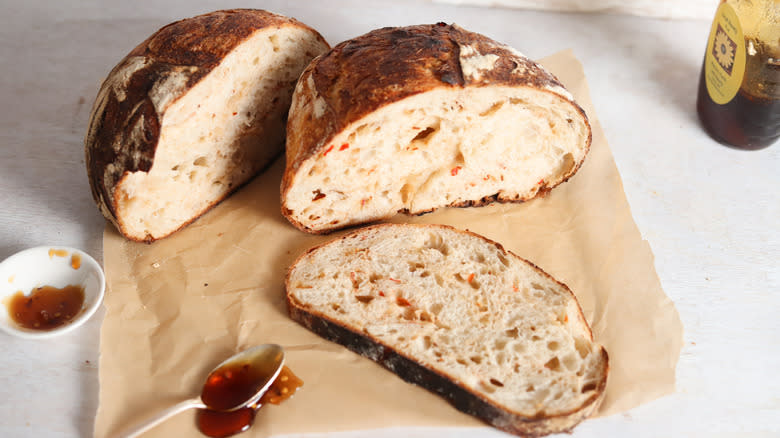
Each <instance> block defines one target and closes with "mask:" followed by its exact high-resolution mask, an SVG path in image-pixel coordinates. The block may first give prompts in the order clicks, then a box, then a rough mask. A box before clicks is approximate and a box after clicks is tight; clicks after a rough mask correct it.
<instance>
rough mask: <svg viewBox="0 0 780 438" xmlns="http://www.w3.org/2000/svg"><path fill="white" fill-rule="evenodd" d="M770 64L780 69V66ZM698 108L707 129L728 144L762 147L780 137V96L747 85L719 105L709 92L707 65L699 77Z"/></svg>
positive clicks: (739, 146)
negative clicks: (751, 89)
mask: <svg viewBox="0 0 780 438" xmlns="http://www.w3.org/2000/svg"><path fill="white" fill-rule="evenodd" d="M770 68H774V69H775V70H776V71H780V67H778V66H771V67H770ZM775 74H777V73H775ZM696 110H697V111H698V113H699V119H700V120H701V123H702V124H703V125H704V128H705V129H706V131H707V133H708V134H709V135H710V136H711V137H712V138H713V139H715V140H716V141H718V142H720V143H723V144H725V145H728V146H734V147H737V148H740V149H748V150H755V149H762V148H765V147H767V146H769V145H771V144H772V143H774V142H775V140H777V139H778V137H780V99H769V98H766V97H759V96H755V95H752V94H750V93H748V92H747V91H746V90H745V88H744V87H743V88H740V90H739V92H737V95H736V96H734V98H733V99H731V101H729V102H728V103H726V104H724V105H719V104H717V103H715V102H713V101H712V98H711V97H710V95H709V93H708V92H707V86H706V84H705V81H704V68H702V71H701V76H700V77H699V97H698V99H697V102H696Z"/></svg>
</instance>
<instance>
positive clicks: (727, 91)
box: [696, 0, 780, 149]
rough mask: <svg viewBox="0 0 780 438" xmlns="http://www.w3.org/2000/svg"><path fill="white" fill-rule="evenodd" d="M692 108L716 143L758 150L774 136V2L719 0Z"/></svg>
mask: <svg viewBox="0 0 780 438" xmlns="http://www.w3.org/2000/svg"><path fill="white" fill-rule="evenodd" d="M696 109H697V111H698V113H699V119H700V120H701V122H702V125H703V126H704V129H705V130H706V131H707V133H708V134H709V135H710V136H711V137H712V138H714V139H715V140H717V141H718V142H720V143H723V144H726V145H730V146H733V147H737V148H740V149H761V148H765V147H767V146H769V145H771V144H772V143H774V142H775V140H777V138H778V137H780V0H721V3H720V5H719V6H718V10H717V12H716V13H715V18H714V19H713V21H712V29H711V30H710V37H709V40H708V41H707V49H706V51H705V54H704V63H703V65H702V69H701V76H700V77H699V95H698V98H697V102H696Z"/></svg>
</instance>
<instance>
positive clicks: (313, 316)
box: [285, 224, 609, 437]
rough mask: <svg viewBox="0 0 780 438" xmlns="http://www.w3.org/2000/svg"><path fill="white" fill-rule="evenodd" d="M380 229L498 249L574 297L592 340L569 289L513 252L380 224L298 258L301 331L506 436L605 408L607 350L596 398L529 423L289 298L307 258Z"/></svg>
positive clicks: (570, 423)
mask: <svg viewBox="0 0 780 438" xmlns="http://www.w3.org/2000/svg"><path fill="white" fill-rule="evenodd" d="M379 227H416V228H447V229H451V230H454V231H456V232H459V233H463V234H468V235H471V236H475V237H478V238H480V239H483V240H485V241H486V242H488V243H490V244H493V245H495V246H496V247H497V248H498V249H499V250H501V251H502V252H503V253H504V254H506V255H508V256H511V257H515V258H517V259H519V260H521V261H523V262H525V263H527V264H528V265H530V266H531V267H532V268H534V269H535V270H536V271H537V272H538V273H539V274H541V275H543V276H545V277H547V278H549V279H550V280H552V281H554V282H556V283H557V284H558V285H560V286H561V287H563V288H564V289H565V290H566V291H567V292H568V293H569V294H570V295H571V297H572V299H573V300H574V302H575V303H577V309H578V311H579V314H580V317H581V318H582V321H583V322H584V325H585V326H586V327H587V328H588V335H589V337H590V339H591V340H593V334H592V332H591V331H590V327H589V326H588V324H587V322H585V317H584V315H583V314H582V308H581V307H580V305H579V302H578V301H577V299H576V297H575V296H574V294H573V293H572V292H571V290H570V289H569V288H568V286H566V285H565V284H563V283H561V282H560V281H558V280H556V279H555V278H553V277H552V276H551V275H549V274H548V273H547V272H545V271H543V270H542V269H541V268H539V267H538V266H536V265H535V264H533V263H531V262H529V261H528V260H526V259H524V258H522V257H519V256H518V255H516V254H514V253H513V252H511V251H507V250H506V249H504V247H503V246H502V245H501V244H500V243H497V242H495V241H492V240H490V239H488V238H486V237H484V236H481V235H479V234H476V233H473V232H471V231H468V230H466V231H462V230H458V229H456V228H454V227H451V226H448V225H426V224H380V225H374V226H370V227H365V228H361V229H360V230H358V231H355V232H352V233H350V234H347V235H345V236H342V237H340V238H338V239H335V240H332V241H329V242H326V243H324V244H321V245H318V246H315V247H313V248H310V249H309V250H308V251H306V252H304V253H303V254H302V255H301V256H299V257H298V259H297V260H296V261H295V263H293V264H292V265H291V266H290V268H289V269H288V271H287V276H286V278H285V291H286V293H285V295H286V298H287V306H288V311H289V313H290V317H291V318H292V319H293V320H295V321H297V322H299V323H300V324H301V325H303V326H304V327H306V328H308V329H309V330H311V331H313V332H314V333H316V334H318V335H319V336H322V337H323V338H325V339H327V340H329V341H332V342H336V343H338V344H341V345H343V346H345V347H347V348H348V349H350V350H351V351H353V352H355V353H357V354H360V355H361V356H364V357H366V358H368V359H371V360H373V361H375V362H377V363H379V364H381V365H382V366H384V367H385V368H387V369H388V370H390V371H392V372H393V373H395V374H396V375H398V376H399V377H401V378H402V379H403V380H405V381H406V382H409V383H413V384H415V385H418V386H421V387H423V388H425V389H427V390H429V391H432V392H434V393H436V394H438V395H440V396H442V397H443V398H445V399H446V400H447V401H448V402H450V403H451V404H452V405H453V406H454V407H455V408H456V409H458V410H459V411H461V412H464V413H466V414H469V415H473V416H475V417H477V418H479V419H481V420H482V421H484V422H486V423H488V424H490V425H491V426H493V427H496V428H498V429H501V430H503V431H505V432H509V433H512V434H515V435H519V436H527V437H538V436H544V435H549V434H552V433H560V432H571V430H572V429H573V428H574V427H575V426H576V425H577V424H579V423H580V422H581V421H582V420H584V419H585V418H587V417H589V416H590V415H592V414H593V413H595V412H596V410H597V409H598V407H599V405H600V404H601V401H602V400H603V399H604V395H605V390H606V385H607V374H608V371H609V356H608V355H607V351H606V350H605V349H604V348H603V347H601V349H600V353H601V356H602V362H601V363H602V365H603V370H602V372H601V375H602V376H603V377H602V379H601V380H600V381H599V384H598V387H597V388H596V391H595V394H594V395H593V396H592V397H590V398H589V399H588V400H587V401H586V402H585V403H583V405H582V406H581V407H579V408H578V409H576V410H573V411H571V412H566V413H562V414H557V415H539V416H535V417H527V416H524V415H521V414H518V413H514V412H511V411H508V410H506V409H504V408H501V407H500V406H496V405H495V404H493V403H491V401H490V400H488V399H485V398H483V397H482V396H481V395H480V394H478V393H475V392H472V391H470V390H469V389H467V388H466V387H465V386H463V385H461V383H460V382H459V381H458V380H457V379H455V378H454V377H452V376H448V375H446V374H444V373H440V372H436V371H434V370H431V369H429V368H427V367H426V366H424V365H423V364H421V363H419V362H417V361H415V360H414V358H412V357H409V356H407V355H405V354H404V353H403V352H401V351H397V350H395V349H393V348H392V347H390V346H387V345H385V344H384V343H382V342H381V341H380V340H378V339H376V338H373V337H372V336H370V335H369V334H367V333H365V332H364V331H362V330H360V329H359V328H357V327H350V326H348V325H345V324H343V323H341V322H339V321H336V320H334V319H332V318H329V317H328V316H326V315H323V314H322V313H320V312H317V311H316V310H311V309H307V308H306V306H305V305H303V304H301V303H299V302H297V301H296V300H295V299H294V298H293V297H292V296H291V294H290V283H289V281H290V275H291V273H292V271H293V269H294V268H295V267H296V266H297V265H298V263H300V262H301V261H302V260H303V259H304V258H305V257H306V256H307V255H308V254H309V253H311V252H313V251H316V250H318V249H319V248H322V247H324V246H326V245H334V244H338V242H340V241H342V240H346V239H351V238H355V237H357V236H359V235H361V234H364V233H371V232H372V231H374V230H375V229H376V228H379Z"/></svg>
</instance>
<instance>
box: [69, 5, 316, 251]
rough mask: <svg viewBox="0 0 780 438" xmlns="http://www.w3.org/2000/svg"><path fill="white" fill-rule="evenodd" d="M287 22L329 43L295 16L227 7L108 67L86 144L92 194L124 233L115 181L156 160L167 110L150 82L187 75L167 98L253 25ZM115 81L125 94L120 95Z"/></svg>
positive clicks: (163, 32)
mask: <svg viewBox="0 0 780 438" xmlns="http://www.w3.org/2000/svg"><path fill="white" fill-rule="evenodd" d="M291 25H292V26H298V27H302V28H306V29H308V30H310V31H311V32H312V33H313V34H314V35H316V36H317V38H318V39H320V40H321V41H322V42H323V43H324V44H326V45H327V43H326V42H325V40H324V39H323V38H322V36H320V35H319V34H318V33H317V32H316V31H315V30H313V29H311V28H310V27H308V26H306V25H304V24H302V23H300V22H298V21H296V20H294V19H292V18H288V17H284V16H281V15H276V14H273V13H271V12H267V11H263V10H257V9H232V10H224V11H215V12H211V13H208V14H204V15H199V16H196V17H192V18H187V19H183V20H180V21H176V22H174V23H171V24H168V25H167V26H165V27H163V28H161V29H160V30H158V31H157V32H155V33H154V34H153V35H151V36H150V37H149V38H147V39H146V40H145V41H144V42H142V43H141V44H139V45H138V46H137V47H136V48H134V49H133V50H132V51H131V52H130V53H129V54H128V55H127V56H126V57H125V58H124V59H122V61H120V62H119V63H118V64H117V65H116V66H115V67H114V68H113V69H112V70H111V72H110V73H109V75H108V76H107V78H106V80H105V81H104V82H103V84H102V86H101V89H100V91H99V92H98V97H97V99H96V101H95V105H94V106H93V109H92V115H91V117H90V121H89V126H88V129H87V134H86V138H85V141H84V144H85V154H86V166H87V175H88V178H89V182H90V187H91V189H92V197H93V198H94V200H95V202H96V203H97V204H98V207H99V208H100V209H101V212H102V213H103V215H104V216H106V218H107V219H109V220H110V221H111V222H113V223H114V224H115V225H116V226H117V228H119V231H120V232H121V233H122V234H124V235H126V236H127V233H125V231H124V230H123V229H122V226H121V220H120V219H119V218H117V213H116V201H117V200H116V199H114V188H115V187H116V186H117V185H118V184H119V183H120V180H121V179H122V178H123V177H124V176H125V175H126V174H128V173H131V172H136V171H143V172H148V171H149V169H151V167H152V164H153V162H154V155H155V151H156V149H157V140H158V138H159V134H160V127H161V120H162V118H163V114H164V112H165V109H166V108H155V105H154V103H153V97H152V92H153V89H154V87H155V85H158V84H159V83H160V82H161V81H164V80H166V79H167V78H170V77H174V76H175V77H177V78H184V80H182V81H181V83H182V85H183V86H181V87H179V88H177V89H176V90H174V92H175V93H176V95H174V96H172V98H171V99H170V100H168V105H170V104H171V103H173V102H174V101H176V100H178V99H179V98H180V97H181V96H183V95H184V94H185V93H186V92H187V91H188V90H189V89H191V88H192V87H193V86H195V85H196V84H197V83H198V82H199V81H200V80H201V79H203V78H204V77H205V76H206V75H208V74H209V73H210V72H211V71H212V70H213V69H214V68H215V67H216V66H217V65H218V64H219V63H220V62H221V60H222V59H223V58H224V57H225V56H226V55H227V54H228V53H230V52H231V51H232V50H233V49H235V48H236V47H237V46H238V45H239V44H241V43H242V42H244V41H245V40H247V39H248V38H249V37H250V36H252V35H253V34H254V33H255V32H256V31H258V30H261V29H265V28H269V27H277V28H280V27H282V26H291ZM136 66H138V67H136ZM117 85H118V86H119V87H118V88H120V89H121V93H122V94H123V95H118V94H117ZM109 166H111V168H110V169H109ZM107 169H109V170H108V171H107ZM217 202H219V201H217ZM217 202H215V204H216V203H217ZM207 210H208V209H207ZM204 211H205V210H204ZM194 219H196V218H193V220H194ZM185 225H186V224H185ZM183 226H184V225H183ZM127 237H129V236H127Z"/></svg>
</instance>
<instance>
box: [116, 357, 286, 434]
mask: <svg viewBox="0 0 780 438" xmlns="http://www.w3.org/2000/svg"><path fill="white" fill-rule="evenodd" d="M283 364H284V350H282V347H280V346H279V345H276V344H264V345H258V346H257V347H252V348H250V349H248V350H244V351H242V352H240V353H238V354H236V355H234V356H232V357H231V358H229V359H227V360H225V361H224V362H222V363H221V364H219V365H217V367H216V368H214V370H212V371H211V373H209V375H208V377H207V378H206V382H205V384H204V387H203V392H202V393H201V395H199V396H198V397H195V398H192V399H189V400H184V401H183V402H180V403H177V404H175V405H173V406H171V407H170V408H168V409H165V410H164V411H162V412H159V413H157V414H156V415H154V416H153V417H150V418H147V419H146V420H144V421H143V422H141V423H139V424H137V425H135V426H134V427H132V428H130V429H128V430H127V431H125V432H124V433H122V434H121V435H119V436H120V437H121V438H133V437H136V436H138V435H140V434H142V433H144V432H146V431H147V430H149V429H151V428H153V427H154V426H156V425H158V424H160V423H162V422H163V421H164V420H166V419H168V418H169V417H172V416H174V415H176V414H178V413H180V412H182V411H186V410H187V409H205V408H209V409H214V410H217V411H225V412H227V411H235V410H238V409H241V408H244V407H247V406H251V405H253V404H255V403H257V401H258V400H260V397H262V396H263V394H265V392H266V391H268V388H269V387H270V386H271V384H272V383H273V382H274V380H276V377H277V376H278V375H279V372H280V371H281V370H282V365H283ZM242 368H243V369H244V370H245V371H248V373H249V374H248V380H244V381H243V382H242V386H241V388H240V390H239V391H238V393H233V394H229V395H230V397H228V398H225V397H221V396H220V394H218V392H217V391H214V390H213V389H214V388H213V387H214V384H216V383H219V382H220V379H225V378H226V377H227V378H230V376H231V375H232V374H230V373H233V372H234V370H237V369H242ZM223 391H224V388H223ZM204 401H205V402H204Z"/></svg>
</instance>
